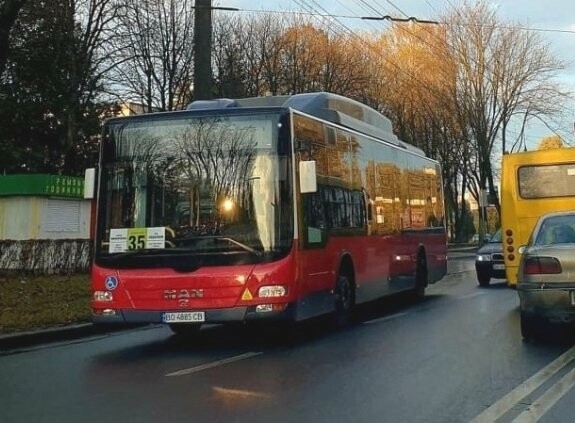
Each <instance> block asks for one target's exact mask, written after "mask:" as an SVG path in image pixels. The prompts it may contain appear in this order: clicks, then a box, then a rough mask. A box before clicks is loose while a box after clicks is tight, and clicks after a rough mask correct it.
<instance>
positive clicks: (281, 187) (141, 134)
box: [97, 113, 293, 265]
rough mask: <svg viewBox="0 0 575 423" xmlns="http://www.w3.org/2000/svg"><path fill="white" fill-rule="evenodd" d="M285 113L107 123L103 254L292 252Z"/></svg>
mask: <svg viewBox="0 0 575 423" xmlns="http://www.w3.org/2000/svg"><path fill="white" fill-rule="evenodd" d="M280 127H281V124H280V122H279V114H278V113H275V114H269V115H262V114H258V115H242V116H230V115H227V116H226V115H223V116H222V115H220V116H205V115H204V116H194V115H191V114H189V113H183V114H180V115H176V117H174V115H167V116H166V117H165V118H161V117H160V118H157V119H153V120H152V119H148V120H118V121H116V122H113V123H112V124H110V125H109V127H108V128H107V129H106V131H105V145H104V155H103V163H102V169H101V186H100V189H101V195H100V198H101V200H100V204H99V213H100V214H101V216H102V218H101V220H100V222H101V224H100V227H99V228H98V231H99V233H98V241H97V257H99V259H100V260H102V259H108V260H111V259H112V258H114V265H121V262H122V260H124V259H126V260H128V259H131V258H133V257H135V256H140V260H139V263H140V265H142V256H146V257H150V256H158V255H161V256H166V255H170V256H175V255H180V256H181V255H182V254H184V255H188V256H189V255H203V256H205V255H214V254H220V255H221V254H227V255H228V256H229V255H230V253H240V255H244V256H245V255H248V256H251V257H253V258H254V259H256V258H258V257H263V256H265V255H266V254H267V255H269V254H272V253H277V252H279V251H284V252H285V251H286V249H287V248H289V246H290V245H291V240H292V238H293V232H292V227H293V222H292V220H293V213H292V211H291V210H292V209H291V204H292V202H291V197H292V190H291V182H290V181H291V178H290V177H289V169H290V166H289V165H288V161H289V155H287V154H286V155H283V154H279V153H278V141H277V140H278V131H279V128H280Z"/></svg>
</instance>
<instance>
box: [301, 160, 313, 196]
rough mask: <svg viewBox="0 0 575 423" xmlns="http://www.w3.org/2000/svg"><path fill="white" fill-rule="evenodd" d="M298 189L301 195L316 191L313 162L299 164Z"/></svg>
mask: <svg viewBox="0 0 575 423" xmlns="http://www.w3.org/2000/svg"><path fill="white" fill-rule="evenodd" d="M299 189H300V192H301V193H302V194H306V193H310V192H316V191H317V176H316V168H315V160H309V161H305V162H304V161H301V162H299Z"/></svg>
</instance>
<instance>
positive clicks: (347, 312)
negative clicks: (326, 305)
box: [334, 274, 355, 327]
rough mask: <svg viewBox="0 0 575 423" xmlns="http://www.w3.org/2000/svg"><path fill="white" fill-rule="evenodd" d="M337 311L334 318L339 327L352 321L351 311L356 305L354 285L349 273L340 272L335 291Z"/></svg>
mask: <svg viewBox="0 0 575 423" xmlns="http://www.w3.org/2000/svg"><path fill="white" fill-rule="evenodd" d="M334 297H335V313H334V320H335V324H336V325H337V326H338V327H344V326H346V325H348V324H349V323H350V322H351V313H352V310H353V306H354V302H355V299H354V294H353V285H352V283H351V280H350V279H349V277H348V276H347V275H344V274H340V275H339V276H338V277H337V282H336V285H335V291H334Z"/></svg>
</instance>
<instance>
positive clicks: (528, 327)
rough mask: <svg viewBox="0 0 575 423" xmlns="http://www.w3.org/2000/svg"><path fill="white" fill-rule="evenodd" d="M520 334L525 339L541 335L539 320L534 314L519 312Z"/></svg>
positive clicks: (533, 338) (532, 338)
mask: <svg viewBox="0 0 575 423" xmlns="http://www.w3.org/2000/svg"><path fill="white" fill-rule="evenodd" d="M521 336H522V337H523V339H525V340H526V341H530V340H535V339H537V338H538V337H539V336H541V322H539V321H538V320H537V319H536V317H535V316H533V315H530V314H527V313H525V312H523V311H522V312H521Z"/></svg>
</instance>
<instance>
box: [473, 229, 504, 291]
mask: <svg viewBox="0 0 575 423" xmlns="http://www.w3.org/2000/svg"><path fill="white" fill-rule="evenodd" d="M475 271H476V272H477V281H478V282H479V285H481V286H488V285H489V282H490V281H491V278H497V279H505V277H506V276H505V264H504V262H503V244H502V241H501V229H499V230H497V232H495V233H494V234H493V236H492V237H491V238H489V240H488V241H487V242H486V243H485V244H483V246H482V247H481V248H480V249H479V250H477V256H476V257H475Z"/></svg>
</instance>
